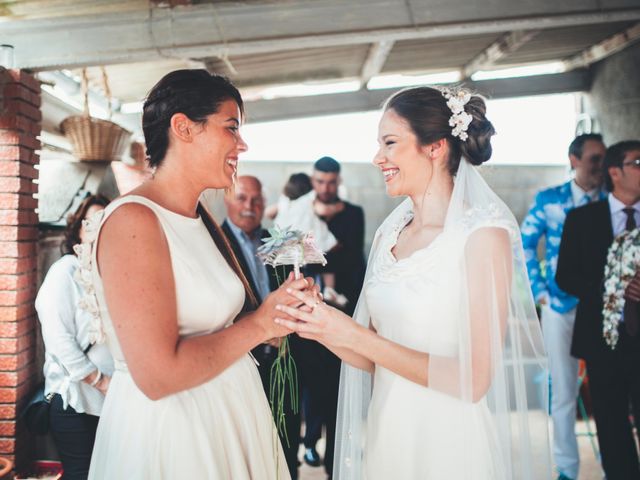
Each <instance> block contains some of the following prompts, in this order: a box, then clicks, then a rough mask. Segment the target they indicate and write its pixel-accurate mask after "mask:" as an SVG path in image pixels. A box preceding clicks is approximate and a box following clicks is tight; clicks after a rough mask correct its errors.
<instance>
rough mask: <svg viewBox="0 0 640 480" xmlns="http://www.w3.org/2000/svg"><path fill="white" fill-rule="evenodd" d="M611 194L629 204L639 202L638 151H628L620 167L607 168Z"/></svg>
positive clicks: (639, 153) (639, 170)
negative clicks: (627, 200)
mask: <svg viewBox="0 0 640 480" xmlns="http://www.w3.org/2000/svg"><path fill="white" fill-rule="evenodd" d="M609 175H610V176H611V181H612V182H613V192H614V193H615V194H616V196H618V197H619V198H627V199H630V200H629V202H630V203H629V204H630V205H632V204H633V203H635V202H637V201H638V200H640V150H638V149H634V150H629V151H628V152H627V153H625V155H624V159H623V160H622V165H621V166H620V167H611V168H609Z"/></svg>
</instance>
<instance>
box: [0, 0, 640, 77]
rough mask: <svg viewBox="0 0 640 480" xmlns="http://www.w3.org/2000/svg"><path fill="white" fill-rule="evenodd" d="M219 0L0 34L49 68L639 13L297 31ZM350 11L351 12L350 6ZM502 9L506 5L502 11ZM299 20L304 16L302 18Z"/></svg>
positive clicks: (265, 13)
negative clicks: (222, 28)
mask: <svg viewBox="0 0 640 480" xmlns="http://www.w3.org/2000/svg"><path fill="white" fill-rule="evenodd" d="M356 3H357V4H358V8H357V9H356V10H359V9H361V10H362V15H366V5H364V6H363V4H361V3H358V2H356ZM226 5H227V6H226V7H224V8H223V7H214V6H213V5H194V6H191V7H178V8H171V9H169V8H155V9H151V10H150V11H141V12H128V13H126V14H105V15H101V16H69V17H65V18H57V19H35V20H21V21H12V22H4V23H0V38H3V42H5V43H11V44H12V45H13V46H14V47H15V64H16V67H17V68H29V69H34V70H55V69H61V68H75V67H80V66H90V65H109V64H115V63H128V62H139V61H151V60H155V59H161V58H166V57H170V58H176V57H177V58H206V57H215V56H217V57H225V56H230V57H233V56H236V55H249V54H260V53H268V52H277V51H286V50H300V49H310V48H321V47H335V46H344V45H360V44H366V43H380V42H397V41H402V40H415V39H433V38H442V37H455V36H466V35H479V34H486V33H499V32H505V31H520V30H537V29H547V28H560V27H570V26H578V25H589V24H599V23H610V22H620V21H630V20H640V8H627V9H621V10H614V11H604V12H603V11H599V12H591V13H569V14H557V13H556V14H553V15H539V16H527V17H520V18H514V17H509V18H503V19H494V20H481V21H476V20H474V19H472V18H469V19H462V18H461V19H460V20H459V21H458V22H449V23H440V24H438V23H436V22H437V18H436V19H434V23H432V24H429V25H418V26H414V25H409V24H407V25H404V26H400V27H398V26H392V27H384V26H381V27H379V28H371V29H358V30H350V29H346V28H343V29H342V30H340V29H339V28H336V27H335V25H327V22H326V21H324V22H323V21H322V19H318V20H317V24H315V25H311V24H309V26H308V28H307V31H314V32H321V33H314V34H299V33H297V32H299V29H296V28H295V26H296V22H297V18H296V15H303V14H302V13H299V12H300V10H294V11H293V13H291V14H290V15H289V16H288V17H287V18H288V20H287V22H285V23H283V22H282V19H281V18H280V17H276V16H275V13H273V14H271V16H270V11H269V10H265V9H264V8H263V9H258V8H257V7H256V9H255V11H254V10H252V9H251V7H250V5H239V6H237V7H233V5H234V4H226ZM216 8H217V9H216ZM280 13H282V12H280ZM350 13H351V14H353V12H351V10H350ZM508 13H509V12H505V16H506V15H507V14H508ZM216 16H217V18H218V19H219V21H220V23H222V24H225V22H227V21H229V22H230V23H232V24H233V28H226V25H225V33H226V34H227V35H233V37H232V36H229V38H222V36H221V32H220V30H219V29H217V28H215V23H216V22H215V21H214V19H215V18H216ZM301 18H302V17H301ZM366 18H368V17H366ZM300 21H301V22H302V19H300ZM306 23H307V24H308V23H309V19H308V18H306ZM378 24H379V23H378ZM289 25H291V27H289ZM379 25H380V24H379ZM258 26H259V28H258ZM330 27H331V30H329V28H330ZM265 32H277V33H278V35H277V36H275V34H274V35H273V36H267V35H268V34H267V35H265ZM322 32H324V33H322ZM5 39H6V40H5ZM9 39H10V40H9Z"/></svg>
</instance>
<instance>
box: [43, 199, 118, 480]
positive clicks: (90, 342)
mask: <svg viewBox="0 0 640 480" xmlns="http://www.w3.org/2000/svg"><path fill="white" fill-rule="evenodd" d="M108 203H109V200H108V199H107V198H106V197H103V196H101V195H91V196H89V197H87V198H86V199H85V200H84V201H83V202H82V203H81V204H80V206H79V207H78V209H77V210H76V212H75V213H73V214H71V215H69V218H68V219H67V229H66V231H65V239H64V242H63V244H62V246H61V247H62V250H63V253H65V255H64V256H63V257H62V258H60V259H59V260H58V261H57V262H55V263H54V264H53V265H51V267H50V268H49V271H48V273H47V276H46V277H45V279H44V282H43V283H42V286H41V287H40V291H39V292H38V296H37V298H36V310H37V311H38V318H39V320H40V323H41V325H42V338H43V340H44V345H45V363H44V377H45V396H51V397H52V398H51V409H50V431H51V433H52V435H53V439H54V442H55V444H56V447H57V449H58V453H59V455H60V458H61V460H62V466H63V468H64V478H65V479H72V480H73V479H85V478H87V475H88V473H89V464H90V462H91V451H92V449H93V443H94V440H95V435H96V428H97V426H98V417H99V415H100V412H101V410H102V403H103V401H104V395H105V393H106V392H107V389H108V388H109V379H110V377H111V375H112V373H113V360H112V358H111V355H110V354H109V349H108V348H107V346H106V345H104V344H97V345H95V344H94V343H95V339H94V338H92V335H91V332H92V328H91V324H92V320H93V316H92V315H91V313H90V312H88V311H87V310H86V309H84V308H82V307H83V301H84V297H85V290H84V288H83V287H82V285H81V284H80V283H78V281H76V275H77V272H78V269H79V267H80V264H79V261H78V257H77V256H76V255H75V254H74V252H73V246H74V245H76V244H79V243H81V242H82V240H83V239H84V237H85V231H84V227H83V226H82V222H83V220H85V218H87V217H89V216H91V215H92V214H94V213H96V212H98V211H100V210H103V209H104V208H105V207H106V206H107V204H108Z"/></svg>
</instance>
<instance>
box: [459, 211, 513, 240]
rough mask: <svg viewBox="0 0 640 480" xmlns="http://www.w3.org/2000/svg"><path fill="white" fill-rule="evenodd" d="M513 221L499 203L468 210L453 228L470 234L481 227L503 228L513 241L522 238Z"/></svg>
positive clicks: (510, 215)
mask: <svg viewBox="0 0 640 480" xmlns="http://www.w3.org/2000/svg"><path fill="white" fill-rule="evenodd" d="M512 219H513V216H512V214H511V212H509V211H508V210H505V208H503V207H502V206H501V205H499V204H497V203H490V204H488V205H487V206H480V207H469V208H467V209H466V210H465V212H464V215H463V216H462V218H460V220H459V221H458V222H457V225H454V226H452V228H460V229H461V232H464V233H467V234H468V233H471V232H472V231H473V230H476V229H477V228H481V227H501V228H504V229H505V230H507V231H508V232H509V236H510V238H511V240H512V241H513V240H514V239H516V238H519V237H520V233H519V229H518V225H517V224H516V223H515V221H514V220H512Z"/></svg>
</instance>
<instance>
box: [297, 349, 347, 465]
mask: <svg viewBox="0 0 640 480" xmlns="http://www.w3.org/2000/svg"><path fill="white" fill-rule="evenodd" d="M301 343H302V347H301V350H302V352H303V353H302V354H301V355H300V358H301V362H300V363H301V365H302V366H301V371H302V398H303V410H304V421H305V435H304V446H305V448H315V446H316V443H317V441H318V440H319V439H320V437H321V435H322V426H323V425H324V427H325V430H326V435H327V436H326V441H327V443H326V449H325V454H324V467H325V470H326V471H327V473H328V474H329V475H331V473H332V471H333V454H334V447H335V438H336V416H337V411H338V388H339V385H340V360H339V359H338V357H336V356H335V355H334V354H333V353H331V352H330V351H329V350H327V349H326V348H324V347H323V346H322V345H320V344H319V343H316V342H312V341H309V340H302V339H301Z"/></svg>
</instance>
